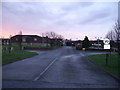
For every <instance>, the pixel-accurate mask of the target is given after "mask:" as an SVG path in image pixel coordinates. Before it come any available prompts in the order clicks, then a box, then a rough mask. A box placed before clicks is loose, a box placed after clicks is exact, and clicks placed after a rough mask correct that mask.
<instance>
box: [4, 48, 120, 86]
mask: <svg viewBox="0 0 120 90" xmlns="http://www.w3.org/2000/svg"><path fill="white" fill-rule="evenodd" d="M29 51H31V52H37V53H38V54H39V55H37V56H33V57H31V58H27V59H23V60H20V61H17V62H14V63H10V64H7V65H4V66H3V67H2V75H3V77H2V79H3V80H2V81H3V82H2V83H3V85H2V86H3V88H118V87H119V85H120V84H119V83H118V80H116V79H115V78H113V77H112V76H111V75H109V74H108V73H106V72H105V71H103V70H102V69H100V68H99V67H98V66H97V65H95V64H93V63H92V62H91V61H90V60H89V59H88V58H87V57H86V56H87V55H94V54H102V53H105V52H95V51H78V50H75V49H74V48H72V47H68V46H64V47H62V48H59V49H56V50H51V51H39V50H36V51H35V50H29Z"/></svg>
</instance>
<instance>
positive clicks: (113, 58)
mask: <svg viewBox="0 0 120 90" xmlns="http://www.w3.org/2000/svg"><path fill="white" fill-rule="evenodd" d="M88 58H89V59H90V60H92V61H93V62H94V63H95V64H97V65H99V66H100V67H101V68H103V69H104V70H106V71H107V72H109V73H111V74H112V75H114V76H116V77H117V78H118V79H120V73H119V67H120V66H119V65H118V64H119V57H118V55H117V54H111V55H109V56H108V65H106V55H105V54H99V55H90V56H88Z"/></svg>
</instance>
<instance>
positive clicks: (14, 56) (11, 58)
mask: <svg viewBox="0 0 120 90" xmlns="http://www.w3.org/2000/svg"><path fill="white" fill-rule="evenodd" d="M34 55H37V53H35V52H27V51H11V52H10V53H9V51H3V52H2V65H4V64H8V63H11V62H15V61H18V60H21V59H25V58H28V57H31V56H34Z"/></svg>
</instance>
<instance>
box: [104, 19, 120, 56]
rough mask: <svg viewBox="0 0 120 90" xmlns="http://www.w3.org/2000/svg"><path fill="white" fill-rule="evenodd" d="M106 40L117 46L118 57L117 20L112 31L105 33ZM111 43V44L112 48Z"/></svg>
mask: <svg viewBox="0 0 120 90" xmlns="http://www.w3.org/2000/svg"><path fill="white" fill-rule="evenodd" d="M106 38H108V39H110V40H111V41H112V42H113V43H116V44H117V49H118V53H119V55H120V21H118V20H117V22H115V25H114V27H113V30H111V31H109V32H108V33H107V35H106ZM113 43H111V45H112V46H113ZM115 46H116V45H115Z"/></svg>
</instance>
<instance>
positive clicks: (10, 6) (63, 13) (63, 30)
mask: <svg viewBox="0 0 120 90" xmlns="http://www.w3.org/2000/svg"><path fill="white" fill-rule="evenodd" d="M117 18H118V3H117V2H2V33H1V34H0V37H4V38H9V37H10V35H12V36H14V35H16V34H19V32H20V31H22V34H24V35H39V36H41V35H42V33H46V32H51V31H52V32H55V33H57V34H59V35H62V36H64V38H65V39H72V40H83V39H84V37H85V36H88V38H89V39H90V40H94V39H95V37H102V38H104V37H105V35H106V34H107V32H108V31H109V30H111V29H113V26H114V23H115V22H116V20H117Z"/></svg>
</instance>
